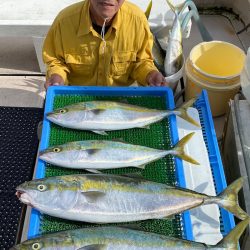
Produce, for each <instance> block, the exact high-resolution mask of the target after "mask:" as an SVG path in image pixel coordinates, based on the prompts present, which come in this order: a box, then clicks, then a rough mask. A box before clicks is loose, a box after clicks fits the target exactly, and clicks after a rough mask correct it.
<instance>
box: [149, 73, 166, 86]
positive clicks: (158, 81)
mask: <svg viewBox="0 0 250 250" xmlns="http://www.w3.org/2000/svg"><path fill="white" fill-rule="evenodd" d="M146 81H147V83H148V85H149V86H158V87H160V86H168V84H167V82H166V80H165V78H164V76H163V75H162V74H161V73H160V72H159V71H156V70H154V71H151V72H149V73H148V75H147V77H146Z"/></svg>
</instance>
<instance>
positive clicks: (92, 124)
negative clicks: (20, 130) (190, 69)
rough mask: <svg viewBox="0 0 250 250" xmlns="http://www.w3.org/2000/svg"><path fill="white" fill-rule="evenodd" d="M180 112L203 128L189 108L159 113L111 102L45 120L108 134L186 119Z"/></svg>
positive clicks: (49, 115)
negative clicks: (168, 120)
mask: <svg viewBox="0 0 250 250" xmlns="http://www.w3.org/2000/svg"><path fill="white" fill-rule="evenodd" d="M194 102H195V99H192V102H190V103H189V105H193V103H194ZM189 107H190V106H189ZM180 109H182V113H183V112H184V113H185V114H186V115H185V117H188V118H189V119H188V122H191V123H192V124H194V125H195V126H198V127H199V126H200V125H199V124H198V123H197V122H196V121H195V120H193V119H192V118H191V117H189V115H188V113H187V109H188V107H186V106H185V108H182V107H181V108H179V109H175V110H157V109H149V108H144V107H140V106H136V105H131V104H126V103H120V102H112V101H90V102H80V103H76V104H73V105H69V106H66V107H64V108H60V109H56V110H54V111H53V112H49V113H47V114H46V117H47V119H48V120H49V121H51V122H53V123H55V124H57V125H60V126H63V127H67V128H72V129H80V130H90V131H93V132H96V133H100V134H105V131H113V130H123V129H130V128H145V127H147V126H148V125H150V124H152V123H155V122H158V121H161V120H162V119H164V118H166V117H168V116H169V115H173V114H175V115H178V116H180V117H183V116H182V113H181V112H179V110H180ZM185 117H184V119H185Z"/></svg>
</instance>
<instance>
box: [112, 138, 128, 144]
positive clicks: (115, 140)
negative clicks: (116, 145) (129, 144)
mask: <svg viewBox="0 0 250 250" xmlns="http://www.w3.org/2000/svg"><path fill="white" fill-rule="evenodd" d="M112 141H114V142H122V143H126V142H125V141H124V140H123V138H114V139H112Z"/></svg>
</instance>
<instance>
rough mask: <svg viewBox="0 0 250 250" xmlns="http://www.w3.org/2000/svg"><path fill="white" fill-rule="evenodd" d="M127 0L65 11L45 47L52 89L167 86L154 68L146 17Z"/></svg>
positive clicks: (99, 0)
mask: <svg viewBox="0 0 250 250" xmlns="http://www.w3.org/2000/svg"><path fill="white" fill-rule="evenodd" d="M124 1H125V0H85V1H83V2H79V3H76V4H73V5H71V6H69V7H67V8H66V9H64V10H62V11H61V12H60V13H59V15H58V16H57V17H56V19H55V21H54V23H53V24H52V26H51V28H50V30H49V32H48V34H47V37H46V39H45V42H44V46H43V59H44V62H45V64H46V66H47V80H46V83H45V87H46V88H48V87H49V86H51V85H58V84H59V85H85V86H129V85H130V84H132V83H133V82H135V81H137V83H138V84H139V85H142V86H147V85H151V86H161V85H166V82H165V79H164V77H163V75H162V74H161V73H160V72H158V70H157V69H156V67H155V66H154V63H153V58H152V52H151V50H152V46H153V37H152V34H151V32H150V29H149V25H148V22H147V19H146V17H145V14H144V13H143V12H142V11H141V10H140V9H139V8H138V7H136V6H135V5H134V4H132V3H129V2H125V3H124Z"/></svg>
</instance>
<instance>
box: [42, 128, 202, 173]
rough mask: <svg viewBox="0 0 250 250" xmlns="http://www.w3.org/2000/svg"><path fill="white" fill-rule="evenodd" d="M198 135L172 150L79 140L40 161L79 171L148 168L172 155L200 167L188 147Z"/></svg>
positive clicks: (53, 150)
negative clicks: (185, 147) (147, 165)
mask: <svg viewBox="0 0 250 250" xmlns="http://www.w3.org/2000/svg"><path fill="white" fill-rule="evenodd" d="M193 134H194V133H190V134H188V135H186V136H185V137H184V138H182V139H181V140H180V141H179V143H177V145H176V146H175V147H174V148H173V149H171V150H159V149H153V148H148V147H144V146H139V145H133V144H128V143H125V142H119V141H97V140H89V141H76V142H69V143H66V144H63V145H58V146H53V147H50V148H48V149H46V150H44V151H41V152H40V153H39V158H40V159H41V160H44V161H46V162H48V163H50V164H53V165H56V166H60V167H65V168H76V169H89V170H90V169H112V168H124V167H137V168H144V167H145V165H146V164H148V163H150V162H153V161H156V160H158V159H160V158H162V157H164V156H166V155H168V154H172V155H175V156H177V157H179V158H182V159H184V160H186V161H188V162H191V163H193V164H196V165H199V163H198V162H197V161H195V160H194V159H192V158H191V157H190V156H188V155H186V154H185V152H184V146H185V144H186V143H187V142H188V141H189V140H190V138H191V137H192V136H193Z"/></svg>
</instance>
